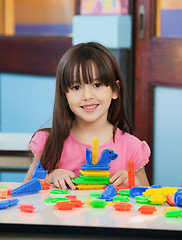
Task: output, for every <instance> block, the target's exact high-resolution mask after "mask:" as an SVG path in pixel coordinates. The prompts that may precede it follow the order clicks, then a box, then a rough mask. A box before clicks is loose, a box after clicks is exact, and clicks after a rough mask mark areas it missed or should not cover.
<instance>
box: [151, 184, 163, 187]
mask: <svg viewBox="0 0 182 240" xmlns="http://www.w3.org/2000/svg"><path fill="white" fill-rule="evenodd" d="M161 187H162V186H161V185H160V184H158V185H152V186H151V188H161Z"/></svg>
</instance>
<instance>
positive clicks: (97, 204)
mask: <svg viewBox="0 0 182 240" xmlns="http://www.w3.org/2000/svg"><path fill="white" fill-rule="evenodd" d="M90 205H91V206H92V207H93V208H104V207H105V206H106V205H107V203H106V201H105V200H103V199H95V200H93V201H92V202H90Z"/></svg>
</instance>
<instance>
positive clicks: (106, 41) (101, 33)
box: [73, 15, 132, 49]
mask: <svg viewBox="0 0 182 240" xmlns="http://www.w3.org/2000/svg"><path fill="white" fill-rule="evenodd" d="M131 39H132V23H131V16H129V15H107V16H104V15H93V16H89V15H77V16H74V18H73V45H75V44H78V43H82V42H90V41H94V42H99V43H101V44H102V45H104V46H105V47H107V48H111V49H119V48H126V49H129V48H130V47H131Z"/></svg>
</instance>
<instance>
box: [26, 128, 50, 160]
mask: <svg viewBox="0 0 182 240" xmlns="http://www.w3.org/2000/svg"><path fill="white" fill-rule="evenodd" d="M48 136H49V132H48V131H44V130H40V131H37V132H36V133H35V134H34V136H33V137H32V139H31V141H30V144H29V148H30V150H31V151H32V153H33V154H34V156H35V157H36V158H37V159H40V157H41V154H42V152H43V149H44V146H45V143H46V141H47V139H48Z"/></svg>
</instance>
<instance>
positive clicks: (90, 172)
mask: <svg viewBox="0 0 182 240" xmlns="http://www.w3.org/2000/svg"><path fill="white" fill-rule="evenodd" d="M80 173H81V174H82V175H83V176H99V177H108V176H109V174H110V172H109V171H99V170H85V171H83V170H80Z"/></svg>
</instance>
